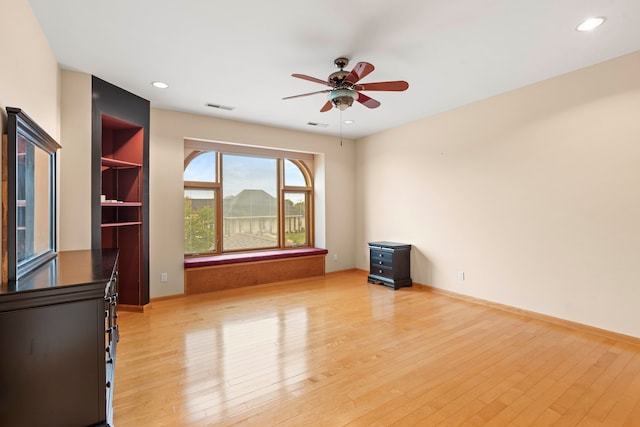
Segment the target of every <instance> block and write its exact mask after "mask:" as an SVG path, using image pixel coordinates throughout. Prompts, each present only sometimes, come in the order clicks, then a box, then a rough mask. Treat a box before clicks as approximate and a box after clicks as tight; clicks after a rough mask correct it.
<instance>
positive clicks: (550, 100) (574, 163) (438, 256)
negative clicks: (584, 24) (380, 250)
mask: <svg viewBox="0 0 640 427" xmlns="http://www.w3.org/2000/svg"><path fill="white" fill-rule="evenodd" d="M356 144H357V154H356V157H357V161H356V162H357V166H356V168H357V171H358V173H357V194H358V203H357V217H359V218H363V221H362V222H360V223H359V227H358V232H357V266H358V267H359V268H362V269H368V252H367V245H366V243H367V242H368V241H372V240H395V241H400V242H406V243H411V244H412V245H413V250H412V257H411V260H412V275H413V279H414V281H415V282H418V283H422V284H428V285H433V286H436V287H439V288H443V289H447V290H450V291H454V292H458V293H462V294H466V295H471V296H475V297H479V298H483V299H486V300H490V301H494V302H498V303H503V304H507V305H510V306H514V307H519V308H523V309H527V310H531V311H535V312H539V313H543V314H547V315H551V316H555V317H559V318H563V319H567V320H571V321H575V322H579V323H583V324H587V325H592V326H595V327H599V328H604V329H608V330H611V331H616V332H619V333H623V334H628V335H633V336H636V337H640V322H638V314H637V313H638V301H640V191H639V187H638V185H639V183H640V166H639V165H640V53H635V54H632V55H628V56H625V57H621V58H618V59H615V60H612V61H608V62H605V63H602V64H599V65H596V66H593V67H590V68H587V69H584V70H580V71H577V72H573V73H570V74H567V75H564V76H561V77H558V78H554V79H551V80H548V81H545V82H541V83H539V84H535V85H532V86H529V87H526V88H523V89H521V90H517V91H514V92H510V93H507V94H504V95H501V96H497V97H494V98H491V99H487V100H484V101H480V102H477V103H474V104H471V105H468V106H465V107H462V108H458V109H456V110H453V111H450V112H447V113H444V114H440V115H437V116H434V117H430V118H425V119H423V120H420V121H417V122H414V123H411V124H409V125H406V126H402V127H400V128H397V129H394V130H391V131H388V132H384V133H381V134H378V135H375V136H371V137H368V138H364V139H362V140H359V141H357V143H356ZM381 170H384V179H381V178H380V171H381ZM381 199H382V200H385V201H387V202H386V203H380V200H381ZM459 271H464V273H465V280H464V281H460V280H458V277H457V273H458V272H459Z"/></svg>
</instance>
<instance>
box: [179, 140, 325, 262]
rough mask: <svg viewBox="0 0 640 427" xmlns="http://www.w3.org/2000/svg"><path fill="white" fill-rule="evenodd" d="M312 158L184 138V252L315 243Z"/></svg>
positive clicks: (216, 251) (214, 251)
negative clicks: (185, 139)
mask: <svg viewBox="0 0 640 427" xmlns="http://www.w3.org/2000/svg"><path fill="white" fill-rule="evenodd" d="M270 154H271V155H270ZM288 154H290V156H288ZM301 157H302V158H301ZM312 160H313V156H312V155H306V154H305V155H301V154H300V153H287V152H283V151H272V150H268V149H255V148H252V147H244V146H231V145H227V144H216V143H203V142H201V141H196V142H191V141H189V140H187V141H185V169H184V199H185V210H184V221H185V225H184V235H185V255H199V254H213V253H224V252H237V251H252V250H261V249H274V248H282V249H284V248H292V247H298V246H313V227H312V224H313V222H312V217H311V214H312V212H313V178H312V174H311V169H310V168H309V164H311V163H312Z"/></svg>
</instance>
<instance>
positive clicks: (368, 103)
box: [358, 93, 380, 108]
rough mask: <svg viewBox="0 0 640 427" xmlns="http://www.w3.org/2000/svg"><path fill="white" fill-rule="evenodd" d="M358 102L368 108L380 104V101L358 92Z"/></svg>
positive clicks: (376, 106)
mask: <svg viewBox="0 0 640 427" xmlns="http://www.w3.org/2000/svg"><path fill="white" fill-rule="evenodd" d="M358 102H359V103H360V104H362V105H364V106H365V107H368V108H378V107H379V106H380V102H378V101H376V100H375V99H373V98H369V97H368V96H367V95H365V94H363V93H358Z"/></svg>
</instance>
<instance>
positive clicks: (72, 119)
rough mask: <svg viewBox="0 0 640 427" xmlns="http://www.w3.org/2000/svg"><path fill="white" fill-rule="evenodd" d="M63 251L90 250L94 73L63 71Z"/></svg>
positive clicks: (61, 217) (61, 244)
mask: <svg viewBox="0 0 640 427" xmlns="http://www.w3.org/2000/svg"><path fill="white" fill-rule="evenodd" d="M61 81H62V97H61V103H60V105H61V121H62V146H63V148H62V150H60V185H61V191H60V196H59V200H60V220H59V224H60V226H59V228H58V231H59V234H60V250H62V251H71V250H78V249H91V76H90V75H89V74H85V73H77V72H73V71H66V70H63V71H62V78H61Z"/></svg>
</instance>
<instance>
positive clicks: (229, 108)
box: [206, 102, 236, 111]
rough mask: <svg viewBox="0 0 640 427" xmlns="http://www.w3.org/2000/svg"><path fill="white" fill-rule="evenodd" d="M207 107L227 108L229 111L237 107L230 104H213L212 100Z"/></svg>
mask: <svg viewBox="0 0 640 427" xmlns="http://www.w3.org/2000/svg"><path fill="white" fill-rule="evenodd" d="M206 105H207V107H211V108H217V109H218V110H227V111H231V110H233V109H234V108H236V107H229V106H228V105H220V104H212V103H210V102H208V103H207V104H206Z"/></svg>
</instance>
